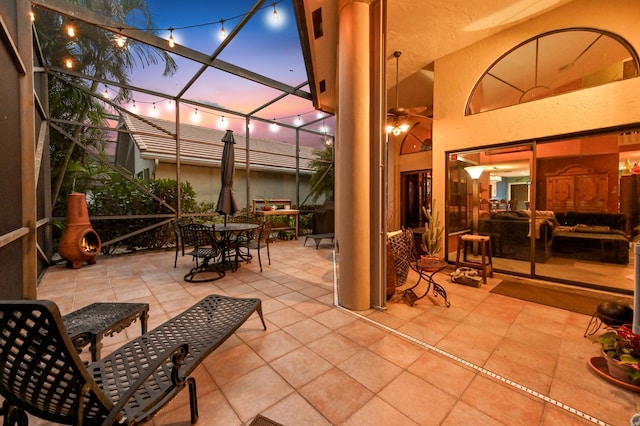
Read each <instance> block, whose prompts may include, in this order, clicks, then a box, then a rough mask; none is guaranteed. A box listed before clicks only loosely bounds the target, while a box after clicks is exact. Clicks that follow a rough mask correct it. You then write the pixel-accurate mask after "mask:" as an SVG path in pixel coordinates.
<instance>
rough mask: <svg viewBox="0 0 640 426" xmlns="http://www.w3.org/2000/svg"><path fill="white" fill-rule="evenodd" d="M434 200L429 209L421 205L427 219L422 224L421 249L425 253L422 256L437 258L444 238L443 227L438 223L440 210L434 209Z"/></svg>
mask: <svg viewBox="0 0 640 426" xmlns="http://www.w3.org/2000/svg"><path fill="white" fill-rule="evenodd" d="M435 209H436V201H435V200H433V201H432V203H431V209H430V210H427V208H426V207H424V206H422V213H423V214H424V216H425V218H426V219H427V223H426V224H425V226H424V233H423V234H422V244H421V247H422V250H423V251H424V252H425V253H426V255H424V256H423V257H427V258H431V259H433V258H437V259H438V260H439V257H438V254H439V253H440V251H441V250H442V242H443V239H444V228H443V227H442V225H441V223H440V212H438V211H436V210H435Z"/></svg>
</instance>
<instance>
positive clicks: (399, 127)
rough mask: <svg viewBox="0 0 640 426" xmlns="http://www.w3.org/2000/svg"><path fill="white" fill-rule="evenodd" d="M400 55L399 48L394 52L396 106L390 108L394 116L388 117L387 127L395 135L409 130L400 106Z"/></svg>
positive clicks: (387, 130) (388, 131)
mask: <svg viewBox="0 0 640 426" xmlns="http://www.w3.org/2000/svg"><path fill="white" fill-rule="evenodd" d="M400 55H402V52H400V51H399V50H397V51H395V52H393V56H394V57H395V58H396V107H395V108H392V109H391V110H389V113H390V114H391V115H392V116H393V117H392V118H388V119H387V126H386V128H385V130H386V132H387V133H392V134H393V135H394V136H398V135H400V134H401V133H404V132H406V131H407V130H409V128H410V127H411V126H409V125H408V124H407V123H406V121H405V115H406V114H405V113H404V110H402V109H400V108H399V107H398V89H399V88H398V74H399V69H400Z"/></svg>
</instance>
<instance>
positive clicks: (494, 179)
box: [489, 167, 502, 182]
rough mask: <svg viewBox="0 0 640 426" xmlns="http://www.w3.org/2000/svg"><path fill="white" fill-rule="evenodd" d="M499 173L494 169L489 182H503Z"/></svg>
mask: <svg viewBox="0 0 640 426" xmlns="http://www.w3.org/2000/svg"><path fill="white" fill-rule="evenodd" d="M497 171H498V168H497V167H494V168H493V171H492V172H491V174H490V175H489V182H502V176H498V175H497V174H496V173H497Z"/></svg>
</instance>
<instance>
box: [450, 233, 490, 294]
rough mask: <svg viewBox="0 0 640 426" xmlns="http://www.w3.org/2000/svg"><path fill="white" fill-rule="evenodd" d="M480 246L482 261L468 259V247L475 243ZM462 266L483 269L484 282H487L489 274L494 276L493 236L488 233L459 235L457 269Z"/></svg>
mask: <svg viewBox="0 0 640 426" xmlns="http://www.w3.org/2000/svg"><path fill="white" fill-rule="evenodd" d="M476 243H477V244H478V245H479V248H480V261H479V262H478V261H473V260H468V259H467V253H468V249H467V248H468V247H471V250H473V246H474V245H475V244H476ZM460 253H462V261H461V260H460ZM461 266H466V267H469V268H474V269H478V270H480V271H482V282H483V283H485V284H486V283H487V275H489V276H490V277H491V278H493V259H492V257H491V238H490V237H489V236H488V235H471V234H464V235H460V236H459V237H458V254H457V255H456V269H458V268H459V267H461Z"/></svg>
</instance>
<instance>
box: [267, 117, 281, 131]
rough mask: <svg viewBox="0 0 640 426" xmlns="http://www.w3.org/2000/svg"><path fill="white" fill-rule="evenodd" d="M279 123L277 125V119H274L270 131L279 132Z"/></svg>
mask: <svg viewBox="0 0 640 426" xmlns="http://www.w3.org/2000/svg"><path fill="white" fill-rule="evenodd" d="M278 128H279V126H278V123H276V119H275V118H274V119H273V121H272V122H271V125H270V126H269V129H271V131H272V132H277V131H278Z"/></svg>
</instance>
